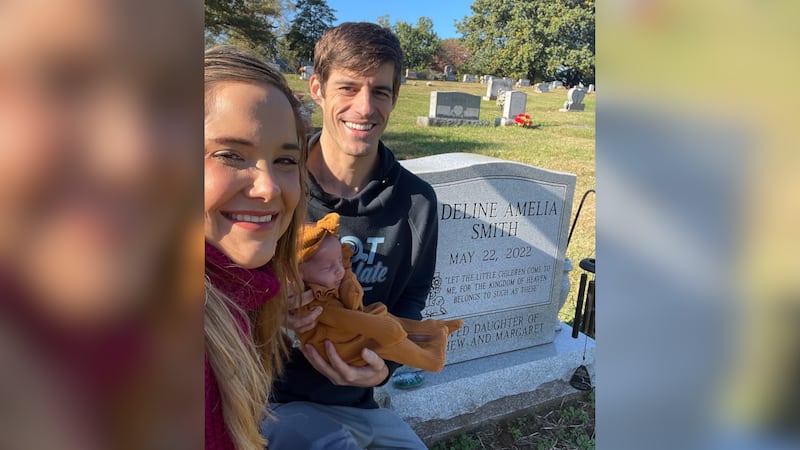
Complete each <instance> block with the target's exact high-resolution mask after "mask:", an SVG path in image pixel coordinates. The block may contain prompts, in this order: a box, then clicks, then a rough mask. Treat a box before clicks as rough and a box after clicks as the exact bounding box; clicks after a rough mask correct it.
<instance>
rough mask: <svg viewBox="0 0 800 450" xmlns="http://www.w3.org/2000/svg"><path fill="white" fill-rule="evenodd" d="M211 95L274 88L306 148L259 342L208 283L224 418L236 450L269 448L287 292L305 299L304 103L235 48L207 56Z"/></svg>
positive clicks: (211, 344) (256, 320) (212, 357)
mask: <svg viewBox="0 0 800 450" xmlns="http://www.w3.org/2000/svg"><path fill="white" fill-rule="evenodd" d="M204 73H205V91H206V98H207V99H208V93H209V90H210V89H212V88H213V86H214V85H215V84H216V83H222V82H242V83H251V84H256V85H269V86H274V87H277V88H278V89H280V90H281V91H282V92H283V93H284V94H286V97H287V98H288V99H289V103H290V104H291V105H292V109H293V111H294V120H295V126H296V129H297V142H298V144H299V145H300V149H301V157H300V161H299V162H298V163H299V164H298V165H299V172H300V192H301V195H300V201H299V202H298V204H297V208H296V209H295V211H294V215H293V217H292V222H291V223H290V224H289V228H288V229H287V231H286V233H284V234H283V236H281V238H280V239H278V243H277V247H276V249H275V255H274V257H273V258H272V260H271V261H270V262H269V263H268V265H269V267H270V268H271V269H272V271H273V272H274V273H275V275H276V276H277V277H278V279H279V280H280V281H281V286H282V288H281V291H280V293H279V294H278V295H277V296H275V297H274V298H273V299H271V300H270V301H268V302H267V303H265V304H264V305H263V306H262V307H261V308H260V309H259V310H258V311H256V313H255V314H254V315H253V316H251V317H250V318H251V323H253V329H252V333H251V334H252V336H253V339H252V340H250V339H244V336H243V335H242V332H241V331H240V330H239V326H238V325H237V322H236V319H235V318H234V314H242V311H241V309H239V307H238V306H237V305H236V304H235V303H234V302H233V301H232V300H231V299H230V298H228V297H227V296H226V295H225V294H224V293H223V292H221V291H220V290H219V289H217V288H215V287H214V286H213V285H212V284H211V283H210V281H209V279H208V277H206V283H205V306H206V313H205V340H206V353H207V357H208V361H209V364H210V365H211V368H212V370H213V371H214V374H215V375H216V378H217V382H218V383H219V389H220V395H221V399H222V414H223V417H224V420H225V424H226V426H227V428H228V431H229V433H230V435H231V438H232V439H233V442H234V444H235V446H236V448H240V449H248V448H264V446H265V445H266V444H267V442H266V440H265V439H264V438H263V437H262V436H261V434H260V432H259V423H260V422H261V420H262V419H263V418H265V417H269V412H268V411H267V404H268V402H269V396H270V391H271V388H272V382H273V380H274V378H275V377H276V376H277V375H279V374H280V372H281V371H282V369H283V360H284V358H285V357H286V356H287V355H288V347H287V344H286V340H285V338H284V336H283V334H282V332H281V326H282V325H283V320H284V317H285V314H286V312H287V310H288V306H287V290H288V289H289V288H290V287H291V288H293V289H295V290H296V292H295V295H299V294H300V292H299V287H300V286H302V283H301V281H300V274H299V273H298V271H297V263H296V260H295V255H296V243H297V233H298V230H299V227H300V226H301V225H302V223H303V222H304V221H305V217H306V206H307V192H308V189H307V178H308V175H307V172H306V165H305V164H306V157H307V154H308V145H307V141H306V132H305V122H304V121H303V117H302V115H301V113H300V111H301V108H302V106H301V104H300V101H299V100H297V98H295V96H294V94H293V93H292V90H291V88H289V85H288V84H287V83H286V80H285V79H284V78H283V75H281V73H280V72H279V71H278V70H277V69H276V68H273V67H272V66H270V65H268V64H266V63H265V62H263V61H262V60H260V59H259V58H258V57H256V56H254V55H252V54H250V53H247V52H245V51H242V50H240V49H237V48H235V47H230V46H216V47H212V48H209V49H207V50H206V52H205V70H204ZM206 111H207V109H206Z"/></svg>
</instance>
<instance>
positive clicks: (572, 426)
mask: <svg viewBox="0 0 800 450" xmlns="http://www.w3.org/2000/svg"><path fill="white" fill-rule="evenodd" d="M594 398H595V397H594V392H589V393H586V394H584V395H582V396H580V397H579V398H578V399H574V400H570V401H565V402H562V403H561V405H555V407H551V408H544V409H543V410H542V411H539V412H532V413H528V414H527V415H523V416H519V417H516V418H509V419H504V420H501V421H499V422H495V423H488V424H483V425H482V426H481V427H480V428H478V429H474V430H470V431H466V432H461V433H460V434H459V435H458V436H455V437H451V438H449V439H444V440H440V441H438V442H434V443H433V445H431V447H430V448H431V449H432V450H469V449H512V448H513V449H535V450H560V449H569V450H572V449H578V450H592V449H594V448H595V418H594V411H595V400H594Z"/></svg>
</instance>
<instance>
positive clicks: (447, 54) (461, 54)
mask: <svg viewBox="0 0 800 450" xmlns="http://www.w3.org/2000/svg"><path fill="white" fill-rule="evenodd" d="M471 56H472V53H471V52H470V51H469V50H467V48H466V47H464V44H462V43H461V41H459V40H458V39H455V38H448V39H443V40H442V41H441V43H440V45H439V50H438V51H437V52H436V54H434V55H433V67H434V68H435V69H436V70H439V71H444V66H446V65H448V64H451V65H452V66H453V68H454V69H455V71H456V73H459V72H461V70H462V69H463V68H464V65H465V64H466V63H467V61H468V60H469V59H470V57H471Z"/></svg>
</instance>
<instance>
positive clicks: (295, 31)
mask: <svg viewBox="0 0 800 450" xmlns="http://www.w3.org/2000/svg"><path fill="white" fill-rule="evenodd" d="M335 12H336V11H335V10H333V9H331V7H330V6H328V4H327V3H326V2H325V0H297V15H295V17H294V19H293V20H292V24H291V26H290V28H289V32H288V33H287V34H286V43H287V45H288V48H289V50H291V51H292V52H294V55H295V57H296V58H297V59H298V60H299V61H311V60H312V59H313V58H314V44H316V42H317V41H318V40H319V38H321V37H322V33H323V32H325V30H327V29H328V28H330V27H331V26H332V25H333V22H334V21H336V16H334V15H333V13H335Z"/></svg>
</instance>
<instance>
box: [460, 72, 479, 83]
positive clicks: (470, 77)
mask: <svg viewBox="0 0 800 450" xmlns="http://www.w3.org/2000/svg"><path fill="white" fill-rule="evenodd" d="M476 81H478V76H477V75H471V74H467V75H464V78H463V79H462V80H461V82H462V83H475V82H476Z"/></svg>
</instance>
